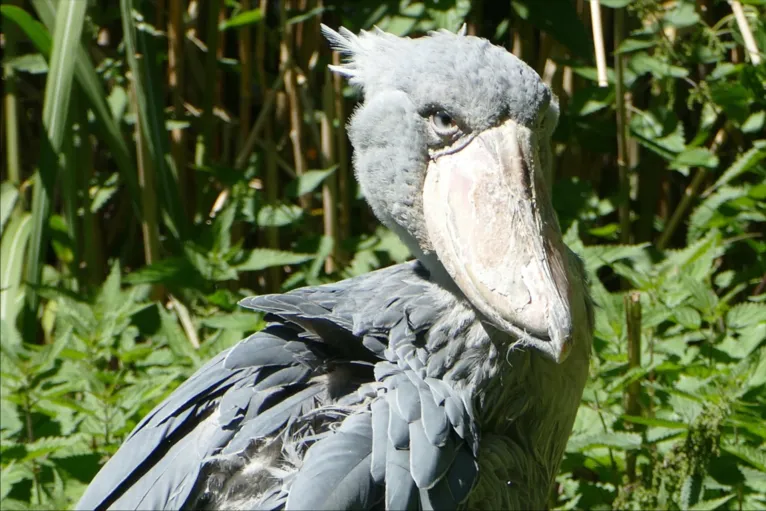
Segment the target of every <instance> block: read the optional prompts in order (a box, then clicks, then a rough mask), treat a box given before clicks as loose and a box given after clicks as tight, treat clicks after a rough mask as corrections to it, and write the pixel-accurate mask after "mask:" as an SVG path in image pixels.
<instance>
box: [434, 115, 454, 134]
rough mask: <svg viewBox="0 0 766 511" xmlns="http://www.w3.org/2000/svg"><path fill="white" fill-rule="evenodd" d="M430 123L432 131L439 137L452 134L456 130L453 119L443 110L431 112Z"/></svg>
mask: <svg viewBox="0 0 766 511" xmlns="http://www.w3.org/2000/svg"><path fill="white" fill-rule="evenodd" d="M431 125H432V126H433V127H434V131H435V132H436V133H437V134H438V135H439V136H441V137H449V136H452V135H454V134H455V133H456V132H457V130H458V126H457V122H455V119H454V118H453V117H452V116H451V115H450V114H448V113H447V112H445V111H444V110H437V111H436V112H434V113H433V114H431Z"/></svg>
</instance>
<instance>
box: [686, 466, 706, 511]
mask: <svg viewBox="0 0 766 511" xmlns="http://www.w3.org/2000/svg"><path fill="white" fill-rule="evenodd" d="M703 490H704V487H703V486H702V476H701V475H700V474H696V473H695V474H690V475H688V476H686V478H685V479H684V482H683V483H682V484H681V509H693V508H694V509H696V504H697V502H699V500H700V497H701V496H702V492H703Z"/></svg>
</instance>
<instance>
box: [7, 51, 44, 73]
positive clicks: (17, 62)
mask: <svg viewBox="0 0 766 511" xmlns="http://www.w3.org/2000/svg"><path fill="white" fill-rule="evenodd" d="M6 65H8V66H10V67H12V68H14V69H15V70H16V71H20V72H23V73H29V74H33V75H41V74H45V73H47V72H48V63H47V62H46V61H45V57H43V56H42V55H41V54H39V53H28V54H26V55H20V56H18V57H14V58H12V59H10V60H8V61H7V63H6Z"/></svg>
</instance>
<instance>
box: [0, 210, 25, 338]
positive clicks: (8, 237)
mask: <svg viewBox="0 0 766 511" xmlns="http://www.w3.org/2000/svg"><path fill="white" fill-rule="evenodd" d="M31 231H32V217H31V215H29V214H26V213H25V214H23V215H20V216H18V217H16V218H14V219H12V220H11V221H10V222H9V224H8V228H7V229H5V232H4V233H3V237H2V239H1V240H0V320H4V321H7V322H8V323H9V324H14V323H15V320H16V315H17V314H18V311H19V307H20V306H21V300H20V299H21V297H22V296H21V295H22V293H23V291H22V288H21V276H22V274H23V268H24V263H25V262H26V246H27V242H28V241H29V235H30V233H31Z"/></svg>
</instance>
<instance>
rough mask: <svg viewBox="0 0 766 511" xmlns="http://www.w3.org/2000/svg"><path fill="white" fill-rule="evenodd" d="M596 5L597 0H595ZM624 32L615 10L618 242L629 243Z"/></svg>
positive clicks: (620, 16) (622, 15)
mask: <svg viewBox="0 0 766 511" xmlns="http://www.w3.org/2000/svg"><path fill="white" fill-rule="evenodd" d="M596 3H598V0H596ZM624 32H625V11H624V9H617V10H616V11H615V13H614V46H615V52H614V75H615V83H614V89H615V91H614V92H615V99H616V107H617V112H616V113H617V179H618V181H619V203H618V206H617V208H618V216H619V219H620V241H621V242H622V243H630V241H631V225H630V178H629V175H628V173H629V170H630V169H629V167H628V114H627V109H626V108H625V94H626V91H625V73H624V61H623V56H622V55H621V54H619V53H617V51H616V49H617V47H618V45H619V43H620V42H621V41H622V38H623V34H624Z"/></svg>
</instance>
